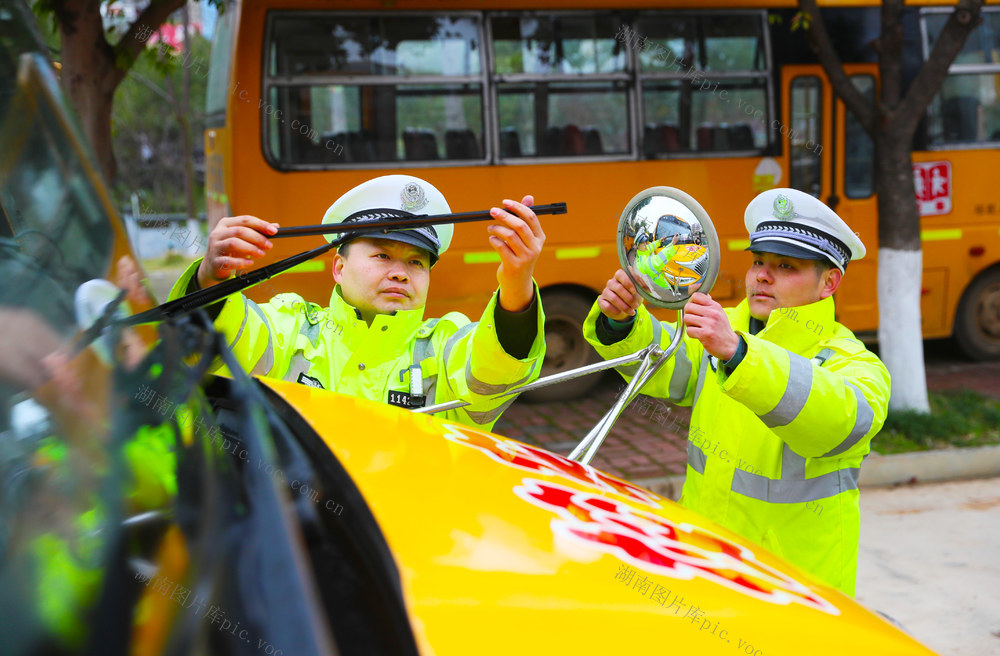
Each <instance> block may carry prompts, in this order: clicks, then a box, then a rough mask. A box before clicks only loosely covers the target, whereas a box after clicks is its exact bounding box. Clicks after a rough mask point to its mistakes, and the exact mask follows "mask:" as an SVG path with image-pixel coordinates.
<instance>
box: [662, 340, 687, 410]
mask: <svg viewBox="0 0 1000 656" xmlns="http://www.w3.org/2000/svg"><path fill="white" fill-rule="evenodd" d="M667 330H668V331H669V330H670V327H669V326H668V327H667ZM670 337H671V339H672V338H673V332H672V331H671V333H670ZM671 357H672V358H673V359H674V370H673V372H672V373H671V374H670V400H671V401H683V400H684V396H685V394H687V385H688V379H689V378H691V360H689V359H688V355H687V344H685V343H684V340H681V344H680V347H679V348H678V349H677V350H676V351H674V354H673V355H672V356H671Z"/></svg>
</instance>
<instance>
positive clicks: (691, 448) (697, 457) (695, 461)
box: [688, 439, 708, 474]
mask: <svg viewBox="0 0 1000 656" xmlns="http://www.w3.org/2000/svg"><path fill="white" fill-rule="evenodd" d="M707 459H708V458H707V457H706V456H705V452H704V451H702V450H701V449H700V448H699V447H697V446H695V445H694V442H692V441H691V440H690V439H689V440H688V464H689V465H691V469H693V470H695V471H696V472H698V473H699V474H704V473H705V461H706V460H707Z"/></svg>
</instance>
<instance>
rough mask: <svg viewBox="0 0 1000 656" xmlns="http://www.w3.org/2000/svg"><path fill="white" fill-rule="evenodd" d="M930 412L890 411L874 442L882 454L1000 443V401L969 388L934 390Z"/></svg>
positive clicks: (875, 449) (875, 448)
mask: <svg viewBox="0 0 1000 656" xmlns="http://www.w3.org/2000/svg"><path fill="white" fill-rule="evenodd" d="M930 405H931V413H930V414H929V415H927V414H923V413H919V412H911V411H904V412H890V413H889V416H888V417H886V420H885V425H884V426H883V427H882V430H881V432H879V434H878V435H877V436H875V439H874V440H873V441H872V449H873V450H874V451H877V452H879V453H906V452H908V451H926V450H928V449H947V448H951V447H965V446H986V445H988V444H1000V401H996V400H993V399H990V398H987V397H985V396H983V395H982V394H979V393H978V392H972V391H969V390H961V391H956V392H944V393H940V394H937V393H932V394H931V395H930Z"/></svg>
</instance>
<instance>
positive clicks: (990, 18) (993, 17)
mask: <svg viewBox="0 0 1000 656" xmlns="http://www.w3.org/2000/svg"><path fill="white" fill-rule="evenodd" d="M951 11H952V10H950V9H948V10H946V12H947V13H944V12H941V11H936V10H935V11H928V12H926V13H925V14H924V35H925V38H926V41H925V44H926V45H925V50H924V52H925V53H930V51H931V50H932V49H933V48H934V42H935V41H936V40H937V37H938V35H939V34H941V30H942V29H944V25H945V23H947V22H948V17H949V16H950V15H951ZM982 17H983V22H982V23H980V24H979V26H978V27H977V28H976V29H975V30H973V31H972V33H971V34H969V38H967V39H966V40H965V45H964V46H962V51H961V52H960V53H958V56H957V57H955V61H954V62H952V69H951V70H955V69H956V68H961V67H962V66H963V65H966V64H969V65H976V64H1000V11H998V10H997V9H988V8H985V7H984V8H983V13H982Z"/></svg>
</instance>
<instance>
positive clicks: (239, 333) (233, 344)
mask: <svg viewBox="0 0 1000 656" xmlns="http://www.w3.org/2000/svg"><path fill="white" fill-rule="evenodd" d="M242 298H243V323H241V324H240V329H239V330H238V331H236V337H234V338H233V341H232V342H230V343H229V350H230V351H231V350H233V349H235V348H236V343H237V342H239V341H240V337H243V329H244V328H246V327H247V315H248V314H250V312H249V311H247V297H246V296H244V297H242Z"/></svg>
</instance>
